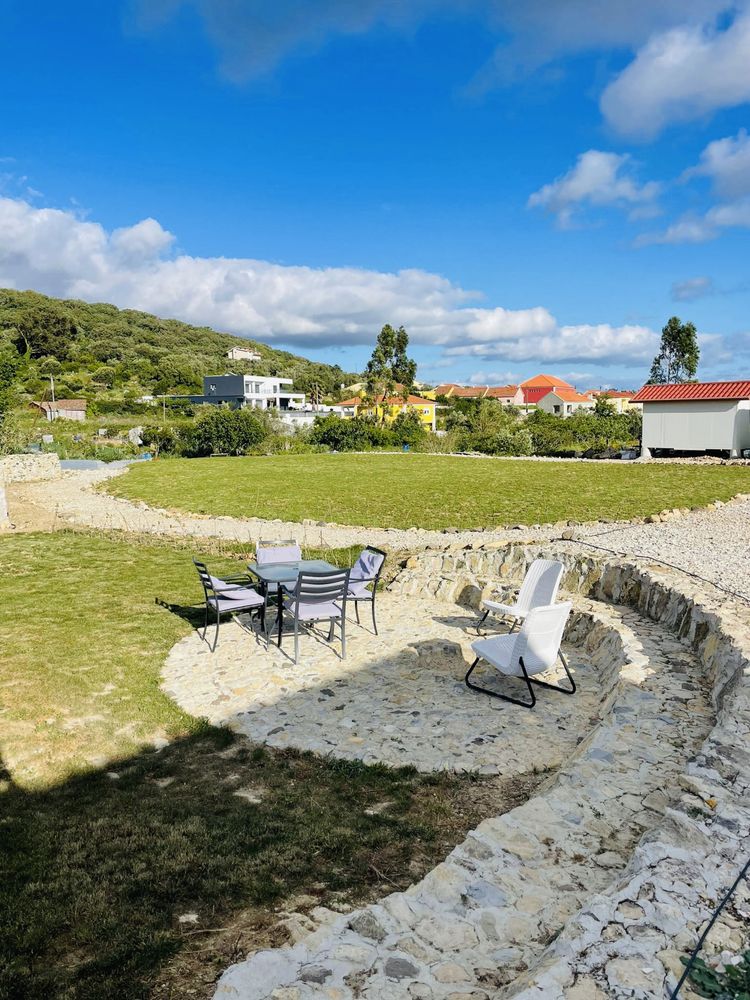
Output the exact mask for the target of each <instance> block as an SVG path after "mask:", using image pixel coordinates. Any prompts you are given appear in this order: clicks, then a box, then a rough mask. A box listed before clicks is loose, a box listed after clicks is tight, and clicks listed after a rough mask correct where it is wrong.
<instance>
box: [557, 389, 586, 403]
mask: <svg viewBox="0 0 750 1000" xmlns="http://www.w3.org/2000/svg"><path fill="white" fill-rule="evenodd" d="M550 395H553V396H557V397H558V398H559V399H562V400H564V401H565V402H566V403H593V402H594V401H593V399H592V398H591V396H583V395H582V394H581V393H580V392H576V390H575V389H553V390H552V392H551V393H550Z"/></svg>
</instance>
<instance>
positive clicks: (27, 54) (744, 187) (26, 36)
mask: <svg viewBox="0 0 750 1000" xmlns="http://www.w3.org/2000/svg"><path fill="white" fill-rule="evenodd" d="M613 6H618V5H611V4H608V3H604V2H602V0H554V2H553V0H527V2H526V3H525V4H524V5H518V4H516V3H512V2H511V0H454V2H450V0H401V2H400V3H396V2H394V0H360V2H359V3H357V4H351V3H348V2H345V0H318V2H317V3H315V4H314V5H313V4H309V3H308V4H304V3H302V2H301V0H293V2H288V0H276V2H275V3H273V4H271V3H267V2H265V0H245V2H243V0H191V2H188V0H142V2H136V0H133V2H116V0H113V2H110V3H106V4H103V3H101V2H96V3H95V2H77V3H74V4H70V5H59V4H52V3H50V2H35V0H26V2H24V3H20V2H17V0H0V14H1V15H2V18H3V25H4V30H3V33H2V36H0V79H2V91H1V92H2V96H3V129H2V133H0V143H1V145H0V184H1V185H2V186H1V187H0V285H5V286H11V287H18V288H28V287H32V288H36V289H38V290H40V291H44V292H47V293H49V294H54V295H66V296H76V297H81V298H86V299H91V300H103V301H113V302H115V303H117V304H118V305H121V306H131V307H136V308H144V309H149V310H152V311H154V312H157V313H159V314H160V315H165V316H177V317H180V318H183V319H186V320H188V321H192V322H198V323H207V324H209V325H211V326H214V327H215V328H217V329H224V330H228V331H232V332H236V333H240V334H242V335H245V336H249V337H256V338H258V339H262V340H265V341H267V342H269V343H271V344H273V345H275V346H284V347H288V348H291V349H293V350H296V351H299V352H300V353H303V354H306V355H308V356H310V357H314V358H318V359H320V360H326V361H330V362H338V363H339V364H341V365H342V366H344V367H349V368H358V367H361V366H362V365H363V363H364V361H365V360H366V358H367V356H368V355H369V351H370V348H371V345H372V342H373V341H374V338H375V336H376V334H377V331H378V329H379V327H380V326H381V325H382V323H384V322H390V323H393V324H396V325H398V324H401V323H403V324H404V325H405V326H406V327H407V329H408V331H409V333H410V335H411V338H412V345H413V353H414V354H415V356H416V357H417V359H418V361H419V365H420V369H419V376H420V377H421V378H424V379H429V380H455V381H466V382H468V381H474V382H484V381H491V382H505V381H515V380H519V379H521V378H523V377H525V376H528V375H530V374H533V373H534V372H536V371H540V370H544V371H554V372H557V373H559V374H561V375H564V376H566V377H568V378H570V379H571V381H573V382H575V383H576V384H577V385H579V387H580V388H586V387H592V386H598V385H605V386H606V385H613V386H624V387H636V386H638V385H639V384H640V383H641V382H642V381H643V379H644V377H645V375H646V373H647V371H648V368H649V366H650V361H651V358H652V357H653V354H654V352H655V348H656V343H657V339H658V337H657V335H658V331H659V330H660V328H661V326H662V325H663V324H664V322H665V321H666V320H667V318H668V317H669V316H670V315H673V314H675V313H676V314H678V315H680V316H681V317H683V318H685V319H691V320H693V321H694V322H695V323H696V325H697V327H698V329H699V331H700V333H701V338H702V352H703V362H702V365H701V368H700V371H699V374H700V375H701V376H702V377H704V378H720V377H734V376H739V375H744V376H748V375H749V374H750V332H749V331H750V310H749V309H748V305H749V304H750V273H749V272H750V266H749V262H750V253H748V236H750V138H749V137H748V134H747V131H746V129H747V128H748V125H750V121H749V119H750V114H749V113H748V106H749V105H750V71H749V70H748V66H750V6H749V5H748V3H747V0H743V2H741V3H739V4H726V3H722V2H717V0H681V2H679V3H678V2H676V0H662V2H660V3H659V4H653V3H651V2H645V0H632V2H631V3H630V4H628V5H622V7H623V10H621V11H620V10H617V9H616V10H614V11H613V10H611V9H610V8H611V7H613ZM625 6H627V10H625V9H624V8H625Z"/></svg>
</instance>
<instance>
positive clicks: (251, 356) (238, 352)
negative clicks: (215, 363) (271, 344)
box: [227, 347, 261, 361]
mask: <svg viewBox="0 0 750 1000" xmlns="http://www.w3.org/2000/svg"><path fill="white" fill-rule="evenodd" d="M227 357H228V358H229V360H230V361H260V360H261V357H260V354H258V352H257V351H254V350H253V349H252V348H251V347H230V348H229V350H228V351H227Z"/></svg>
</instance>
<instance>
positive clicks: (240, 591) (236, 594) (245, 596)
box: [211, 576, 263, 604]
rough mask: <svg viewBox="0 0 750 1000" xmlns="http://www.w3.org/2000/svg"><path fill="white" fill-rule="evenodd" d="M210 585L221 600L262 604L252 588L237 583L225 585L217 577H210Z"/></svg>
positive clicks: (260, 598)
mask: <svg viewBox="0 0 750 1000" xmlns="http://www.w3.org/2000/svg"><path fill="white" fill-rule="evenodd" d="M211 585H212V586H213V587H214V588H215V589H216V591H217V592H218V596H219V598H220V599H221V600H226V601H249V602H252V603H258V604H262V603H263V598H262V597H261V596H260V594H259V593H258V592H257V590H254V589H253V588H252V587H243V586H242V585H241V584H239V583H227V582H226V581H225V580H220V579H219V577H218V576H212V577H211Z"/></svg>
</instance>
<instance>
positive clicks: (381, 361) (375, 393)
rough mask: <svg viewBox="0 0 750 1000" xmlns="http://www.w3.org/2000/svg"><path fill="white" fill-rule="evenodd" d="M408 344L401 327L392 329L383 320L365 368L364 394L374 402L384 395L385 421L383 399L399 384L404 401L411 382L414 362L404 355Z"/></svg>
mask: <svg viewBox="0 0 750 1000" xmlns="http://www.w3.org/2000/svg"><path fill="white" fill-rule="evenodd" d="M408 346H409V335H408V333H407V332H406V330H405V329H404V328H403V326H400V327H399V328H398V330H394V329H393V327H392V326H391V325H390V324H389V323H386V325H385V326H384V327H383V329H382V330H381V331H380V333H379V334H378V341H377V343H376V345H375V350H374V351H373V352H372V357H371V358H370V360H369V361H368V362H367V367H366V368H365V385H366V389H367V395H368V397H369V398H370V399H372V400H375V401H377V399H378V398H379V397H381V396H382V397H383V419H384V420H385V415H386V408H387V404H386V403H385V400H387V399H388V397H389V396H393V395H394V394H395V392H396V386H397V385H400V386H401V389H400V392H399V395H400V396H401V398H402V399H403V401H404V403H405V402H406V401H407V399H408V398H409V393H410V392H411V390H412V387H413V385H414V377H415V375H416V374H417V363H416V361H414V360H412V359H411V358H410V357H408V356H407V354H406V349H407V347H408Z"/></svg>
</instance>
